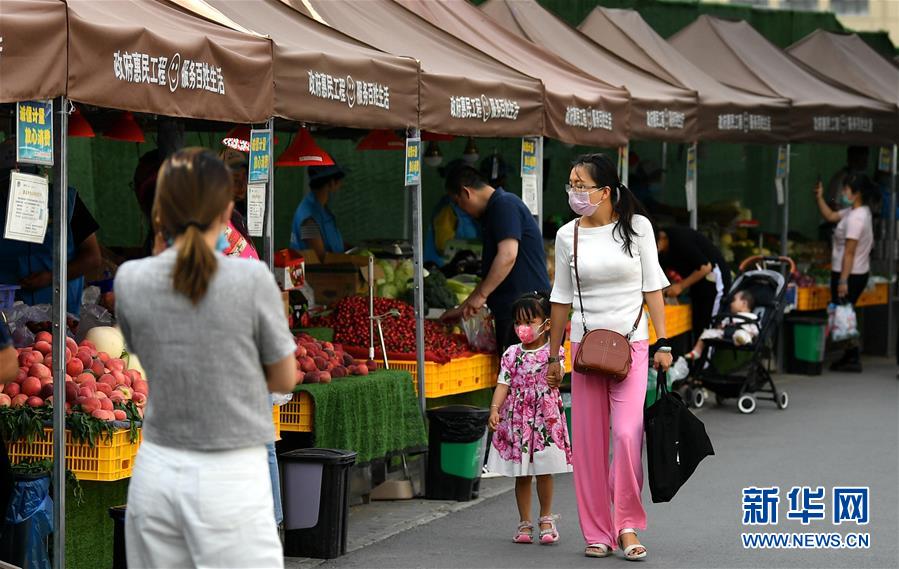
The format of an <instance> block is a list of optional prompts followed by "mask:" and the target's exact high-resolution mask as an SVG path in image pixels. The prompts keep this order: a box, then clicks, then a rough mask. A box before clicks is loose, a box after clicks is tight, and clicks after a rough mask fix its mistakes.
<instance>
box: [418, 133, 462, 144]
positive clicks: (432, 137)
mask: <svg viewBox="0 0 899 569" xmlns="http://www.w3.org/2000/svg"><path fill="white" fill-rule="evenodd" d="M454 138H456V137H455V136H453V135H451V134H438V133H436V132H425V131H422V132H421V139H422V140H423V141H425V142H449V141H451V140H453V139H454Z"/></svg>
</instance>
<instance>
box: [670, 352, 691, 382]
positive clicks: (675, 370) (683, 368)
mask: <svg viewBox="0 0 899 569" xmlns="http://www.w3.org/2000/svg"><path fill="white" fill-rule="evenodd" d="M688 375H690V364H688V363H687V360H686V359H684V357H683V356H680V357H679V358H677V361H675V362H674V365H672V366H671V367H670V368H669V369H668V383H669V385H670V384H672V383H674V382H675V381H680V380H682V379H686V378H687V376H688Z"/></svg>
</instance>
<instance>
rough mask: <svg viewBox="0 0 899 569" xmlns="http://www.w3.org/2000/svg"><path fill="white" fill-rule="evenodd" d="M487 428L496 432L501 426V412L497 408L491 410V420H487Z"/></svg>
mask: <svg viewBox="0 0 899 569" xmlns="http://www.w3.org/2000/svg"><path fill="white" fill-rule="evenodd" d="M487 426H488V427H490V430H491V431H495V430H496V427H497V426H499V410H497V408H496V407H491V408H490V418H489V419H487Z"/></svg>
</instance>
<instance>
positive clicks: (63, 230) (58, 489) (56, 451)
mask: <svg viewBox="0 0 899 569" xmlns="http://www.w3.org/2000/svg"><path fill="white" fill-rule="evenodd" d="M68 106H69V101H68V99H66V98H65V97H59V98H58V99H56V101H55V105H54V110H55V111H56V112H55V113H54V114H55V115H56V117H57V120H56V121H54V122H55V123H56V124H55V125H54V128H55V130H54V133H53V134H54V136H55V138H56V145H55V146H56V148H55V154H56V155H55V156H54V161H53V163H54V172H53V186H52V188H53V191H52V192H51V195H50V206H51V211H53V213H54V215H52V216H51V217H52V222H53V227H52V228H51V231H52V235H53V281H52V282H53V307H52V318H53V353H55V354H56V355H57V357H55V358H53V370H52V372H53V377H55V378H56V381H54V382H53V401H54V403H56V402H64V401H65V400H66V382H65V381H61V379H62V378H65V376H66V359H65V358H64V357H62V356H63V355H65V353H66V310H67V307H66V302H67V301H68V295H67V291H68V286H67V284H68V276H67V274H66V272H67V261H68V259H67V257H68V255H67V254H66V252H67V251H68V247H69V244H68V243H67V240H68V219H69V218H68V215H66V212H67V211H68V209H69V204H68V191H69V173H68V164H67V160H68V156H67V154H68V148H67V147H66V143H67V140H66V139H67V135H68V131H69V109H68ZM65 457H66V406H65V404H64V403H59V404H55V405H53V480H52V485H53V528H54V531H53V567H54V568H55V569H65V567H66V553H65V549H66V458H65Z"/></svg>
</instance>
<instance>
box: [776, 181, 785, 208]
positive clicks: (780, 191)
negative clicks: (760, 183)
mask: <svg viewBox="0 0 899 569" xmlns="http://www.w3.org/2000/svg"><path fill="white" fill-rule="evenodd" d="M774 187H775V188H777V205H783V204H784V179H783V178H774Z"/></svg>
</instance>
